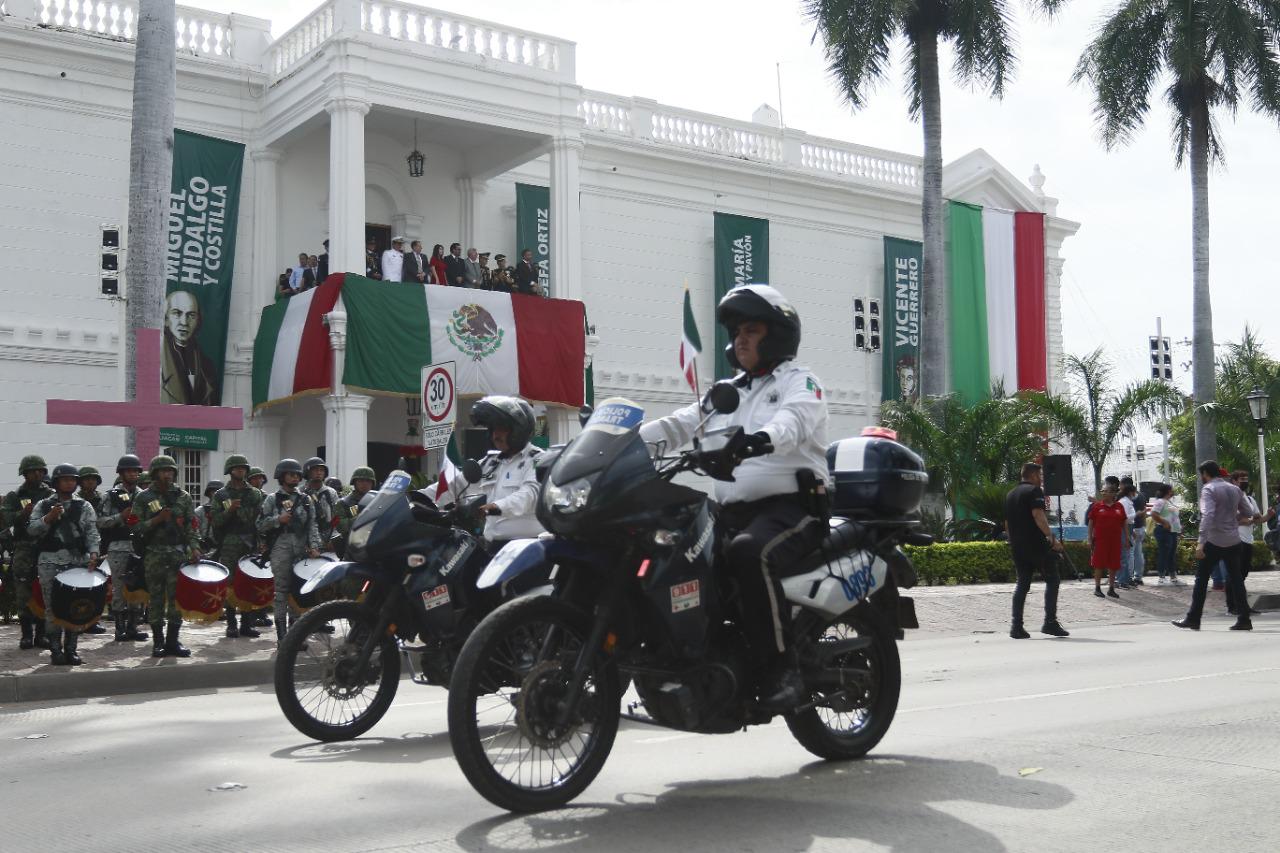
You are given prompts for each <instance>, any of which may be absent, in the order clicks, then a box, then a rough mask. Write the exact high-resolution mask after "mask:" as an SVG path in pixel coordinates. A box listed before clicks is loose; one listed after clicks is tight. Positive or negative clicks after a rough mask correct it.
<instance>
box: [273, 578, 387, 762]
mask: <svg viewBox="0 0 1280 853" xmlns="http://www.w3.org/2000/svg"><path fill="white" fill-rule="evenodd" d="M376 618H377V614H376V613H374V612H372V611H370V610H367V609H366V608H364V607H361V606H360V605H359V604H357V603H356V602H354V601H347V600H341V601H329V602H326V603H325V604H321V605H320V606H318V607H314V608H312V609H311V610H308V611H307V612H306V613H304V614H303V615H302V617H301V618H300V619H298V621H297V622H295V623H294V624H293V626H292V627H291V628H290V629H289V633H287V634H285V637H284V641H283V642H282V643H281V644H280V649H279V651H278V652H277V653H276V668H275V688H276V701H278V702H279V703H280V710H282V711H284V716H285V719H287V720H288V721H289V722H290V723H292V724H293V727H294V728H295V729H297V730H298V731H300V732H302V733H303V734H304V735H306V736H307V737H309V738H314V739H315V740H319V741H335V740H350V739H352V738H356V737H359V736H360V735H362V734H364V733H365V732H367V731H368V730H369V729H371V728H373V726H374V725H375V724H376V723H377V722H378V721H379V720H381V719H382V716H383V715H384V714H386V713H387V709H388V708H389V707H391V700H392V699H394V698H395V695H396V688H397V687H398V686H399V684H400V654H399V652H398V651H397V649H396V644H395V641H394V640H393V639H392V638H391V637H384V638H383V639H382V642H380V643H379V644H378V646H377V648H375V649H374V650H373V654H372V655H370V657H369V661H368V663H367V664H365V665H364V666H363V667H358V666H357V665H356V664H357V658H358V656H359V653H360V649H361V647H362V646H363V644H364V642H365V641H366V640H367V639H368V637H369V634H370V632H371V631H372V630H373V629H374V627H375V624H374V620H375V619H376ZM329 628H331V629H332V630H328V629H329Z"/></svg>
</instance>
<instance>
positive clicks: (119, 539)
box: [98, 453, 150, 642]
mask: <svg viewBox="0 0 1280 853" xmlns="http://www.w3.org/2000/svg"><path fill="white" fill-rule="evenodd" d="M116 477H117V479H118V481H119V482H118V483H117V484H116V486H115V487H114V488H113V489H111V490H110V491H109V492H107V493H106V494H105V495H103V496H102V509H101V511H100V512H99V513H98V530H99V531H101V533H102V543H103V545H105V546H106V549H107V562H109V563H110V564H111V615H112V616H114V617H115V623H116V642H124V641H125V640H134V641H137V642H144V641H146V640H148V639H150V637H149V635H148V634H147V632H146V631H139V630H138V616H139V607H138V606H137V605H136V604H130V603H129V602H128V601H127V600H126V599H125V581H126V580H127V574H128V571H129V563H130V561H131V560H132V559H133V538H132V536H131V535H130V533H131V530H132V528H133V527H134V526H135V525H137V523H138V516H137V515H135V514H134V512H133V500H134V498H136V497H137V496H138V494H139V493H140V491H141V490H140V489H139V488H138V480H139V479H141V477H142V460H141V459H139V458H138V457H137V456H134V455H133V454H132V453H126V454H125V455H124V456H121V457H120V460H119V461H118V462H116Z"/></svg>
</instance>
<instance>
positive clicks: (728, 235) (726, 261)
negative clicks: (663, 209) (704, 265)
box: [715, 213, 769, 379]
mask: <svg viewBox="0 0 1280 853" xmlns="http://www.w3.org/2000/svg"><path fill="white" fill-rule="evenodd" d="M768 283H769V220H767V219H756V218H754V217H751V216H735V215H733V214H731V213H717V214H716V215H715V285H716V304H717V305H718V304H719V303H720V300H721V299H723V298H724V295H725V294H726V293H728V292H729V291H730V290H732V289H733V288H735V287H740V286H742V285H744V284H768ZM728 345H729V333H728V332H727V331H725V328H724V326H721V325H720V324H719V323H717V324H716V378H717V379H725V378H728V377H730V376H733V372H734V371H733V368H732V367H730V366H729V361H728V359H726V358H725V355H724V349H725V347H727V346H728Z"/></svg>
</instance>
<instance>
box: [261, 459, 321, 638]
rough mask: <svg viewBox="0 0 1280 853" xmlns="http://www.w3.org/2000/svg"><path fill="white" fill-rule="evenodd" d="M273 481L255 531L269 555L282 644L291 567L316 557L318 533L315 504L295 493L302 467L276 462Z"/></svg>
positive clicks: (285, 461)
mask: <svg viewBox="0 0 1280 853" xmlns="http://www.w3.org/2000/svg"><path fill="white" fill-rule="evenodd" d="M276 482H277V483H279V484H280V490H279V491H277V492H276V493H275V494H274V495H272V496H271V497H269V498H267V499H266V500H264V501H263V502H262V514H261V515H260V516H258V531H259V532H260V533H263V534H264V535H265V536H266V537H267V549H268V553H270V555H271V574H272V575H273V576H274V578H275V587H276V596H275V602H274V604H275V613H276V640H277V641H282V640H284V635H285V631H286V630H287V628H288V618H289V591H290V589H291V588H292V584H293V564H294V563H296V562H298V561H300V560H302V559H303V558H304V557H318V556H319V555H320V532H319V530H317V528H316V508H315V504H314V503H313V502H312V501H311V498H310V497H308V496H307V495H306V494H304V493H302V492H300V491H298V484H299V483H300V482H302V466H301V465H299V464H298V460H297V459H281V460H280V463H279V464H278V465H276Z"/></svg>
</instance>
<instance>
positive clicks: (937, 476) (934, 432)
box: [881, 387, 1045, 515]
mask: <svg viewBox="0 0 1280 853" xmlns="http://www.w3.org/2000/svg"><path fill="white" fill-rule="evenodd" d="M881 420H882V421H883V422H884V424H885V425H886V426H888V427H890V428H892V429H895V430H897V432H898V436H899V438H900V440H901V441H902V442H903V443H904V444H907V445H908V446H910V447H912V448H913V449H914V450H915V451H916V452H917V453H919V454H920V455H921V456H923V457H924V460H925V466H926V469H927V470H928V472H929V485H930V487H931V488H933V489H935V490H937V491H940V492H941V493H942V496H943V499H944V500H945V501H946V502H947V505H948V506H949V507H950V508H951V512H952V514H953V515H955V514H956V513H957V512H958V511H959V509H960V507H961V506H966V507H967V508H968V509H971V510H973V509H975V507H972V506H968V504H967V503H966V500H965V498H966V497H976V496H977V495H978V494H979V491H980V490H978V489H977V487H978V485H979V484H981V483H1006V482H1017V480H1018V475H1019V469H1020V468H1021V466H1022V463H1023V462H1026V461H1028V460H1031V459H1035V458H1036V457H1037V456H1039V455H1040V454H1041V453H1043V452H1044V437H1043V432H1044V429H1045V423H1044V421H1043V420H1042V419H1041V418H1040V417H1039V416H1038V415H1037V413H1036V411H1035V409H1034V408H1033V407H1032V406H1031V404H1030V403H1029V401H1028V400H1027V399H1025V398H1021V397H1012V398H1005V397H1004V396H1003V394H1002V393H1000V389H999V388H998V387H997V388H994V389H993V393H992V397H991V399H988V400H981V401H979V402H978V403H976V404H974V405H973V406H968V407H966V406H965V405H964V403H962V402H961V401H960V400H959V398H957V397H956V396H955V395H954V394H951V395H948V396H946V397H942V398H935V399H932V400H925V401H923V402H918V403H908V402H890V403H886V404H885V406H884V408H883V410H882V412H881Z"/></svg>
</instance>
